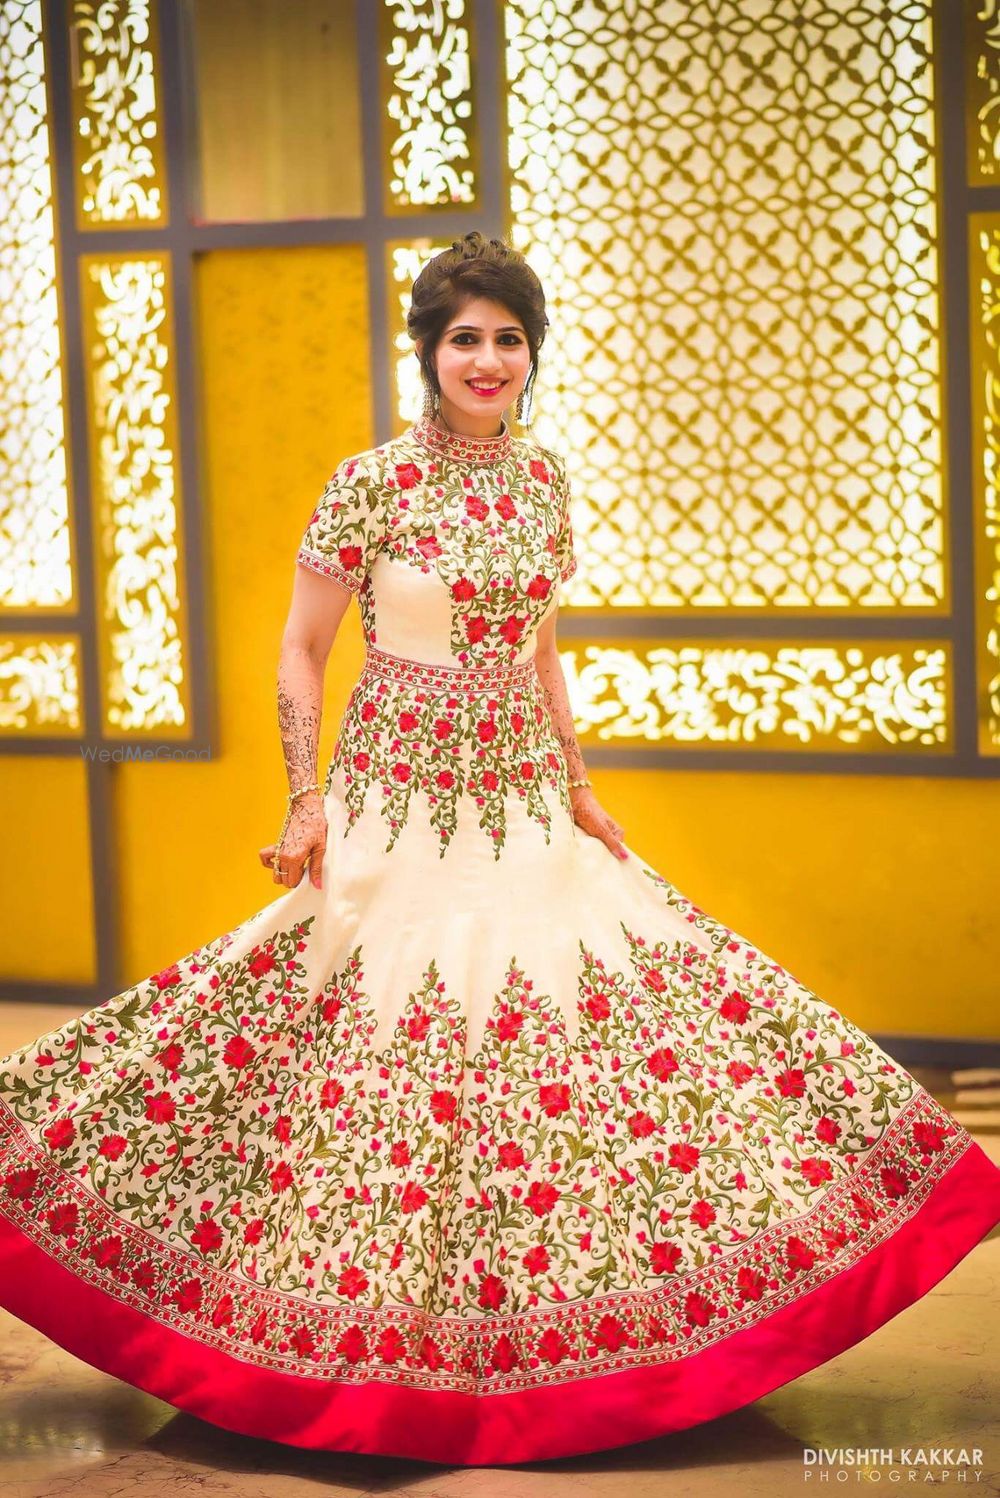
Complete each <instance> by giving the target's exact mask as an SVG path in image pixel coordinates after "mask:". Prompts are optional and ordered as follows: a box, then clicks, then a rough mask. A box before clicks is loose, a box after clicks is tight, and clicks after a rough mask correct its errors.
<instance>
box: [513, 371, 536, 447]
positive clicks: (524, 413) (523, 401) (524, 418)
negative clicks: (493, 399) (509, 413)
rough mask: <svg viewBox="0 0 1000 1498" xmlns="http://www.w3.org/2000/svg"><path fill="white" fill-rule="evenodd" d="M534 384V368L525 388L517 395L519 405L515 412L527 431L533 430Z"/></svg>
mask: <svg viewBox="0 0 1000 1498" xmlns="http://www.w3.org/2000/svg"><path fill="white" fill-rule="evenodd" d="M534 385H535V371H534V370H532V371H531V373H530V374H529V376H528V378H527V380H526V381H525V385H524V388H523V390H522V391H521V392H520V394H519V395H518V397H517V405H516V407H515V408H514V414H515V415H516V417H517V420H518V422H519V423H520V425H521V426H523V427H524V429H525V431H528V432H530V431H531V396H532V391H533V390H534Z"/></svg>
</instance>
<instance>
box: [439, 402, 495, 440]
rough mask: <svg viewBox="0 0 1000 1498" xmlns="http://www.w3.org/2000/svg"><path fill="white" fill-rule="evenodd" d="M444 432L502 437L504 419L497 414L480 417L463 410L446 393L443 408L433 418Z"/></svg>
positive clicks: (466, 435)
mask: <svg viewBox="0 0 1000 1498" xmlns="http://www.w3.org/2000/svg"><path fill="white" fill-rule="evenodd" d="M432 420H433V421H434V423H435V425H437V426H439V427H440V428H441V430H442V431H444V432H453V433H454V434H455V436H456V437H502V436H503V420H502V418H499V419H498V418H497V417H496V416H481V417H479V418H478V419H477V418H476V417H475V416H470V415H469V413H468V411H462V410H461V409H460V408H459V407H458V406H456V405H455V403H454V401H450V400H449V399H448V397H447V396H446V395H442V396H441V409H440V411H439V412H438V414H437V415H436V416H435V417H433V418H432Z"/></svg>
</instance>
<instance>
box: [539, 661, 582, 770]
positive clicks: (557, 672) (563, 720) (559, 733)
mask: <svg viewBox="0 0 1000 1498" xmlns="http://www.w3.org/2000/svg"><path fill="white" fill-rule="evenodd" d="M535 671H536V672H537V674H538V680H539V681H540V682H541V686H542V695H543V697H544V698H545V706H546V708H547V709H548V714H549V721H550V722H551V724H552V731H553V733H554V734H555V736H556V738H557V739H558V740H559V742H560V744H561V745H562V749H563V754H564V755H565V757H566V765H567V768H568V770H569V778H570V780H583V779H585V778H586V775H587V766H586V765H585V764H584V762H583V755H582V753H581V752H580V745H579V744H578V743H577V741H576V732H575V725H574V723H573V709H572V707H571V706H570V701H569V692H568V691H567V689H566V678H565V676H564V675H563V668H562V662H561V661H560V659H559V652H558V650H554V649H553V650H545V651H538V652H536V654H535Z"/></svg>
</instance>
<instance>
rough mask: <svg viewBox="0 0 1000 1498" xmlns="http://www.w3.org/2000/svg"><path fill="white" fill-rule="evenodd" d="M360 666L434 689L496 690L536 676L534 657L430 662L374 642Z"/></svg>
mask: <svg viewBox="0 0 1000 1498" xmlns="http://www.w3.org/2000/svg"><path fill="white" fill-rule="evenodd" d="M364 670H365V671H366V672H368V673H369V674H371V673H373V672H374V673H375V674H377V675H378V676H387V677H389V679H390V680H391V681H398V682H402V683H403V685H404V686H414V687H428V688H429V689H430V690H431V691H436V692H496V691H503V690H504V689H505V688H508V687H521V686H528V685H530V684H531V682H533V681H537V679H538V677H537V673H536V671H535V663H534V660H530V661H522V662H521V664H520V665H517V666H501V665H496V666H432V665H430V664H429V663H428V662H427V661H414V660H410V659H409V657H408V656H404V655H390V654H389V652H388V651H387V650H379V649H378V647H377V646H375V645H369V646H368V650H367V653H366V655H365V664H364Z"/></svg>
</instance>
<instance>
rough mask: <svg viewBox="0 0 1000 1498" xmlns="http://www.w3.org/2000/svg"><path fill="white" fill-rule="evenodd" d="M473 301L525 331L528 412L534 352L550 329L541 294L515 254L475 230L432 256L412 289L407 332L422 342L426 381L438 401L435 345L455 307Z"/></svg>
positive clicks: (531, 273) (534, 371)
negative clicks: (500, 311)
mask: <svg viewBox="0 0 1000 1498" xmlns="http://www.w3.org/2000/svg"><path fill="white" fill-rule="evenodd" d="M477 296H482V297H488V298H489V299H490V300H491V301H494V302H500V303H502V305H503V306H505V307H509V308H510V310H511V312H513V313H514V314H515V316H516V317H517V318H518V319H519V320H520V323H521V325H522V327H523V328H524V331H525V334H526V335H527V339H528V349H529V351H530V353H531V371H530V373H529V375H528V378H527V380H526V381H525V385H524V392H523V396H524V410H525V412H527V411H528V410H530V406H531V389H532V386H533V384H534V382H535V376H536V374H537V373H538V350H539V349H540V348H541V346H542V344H543V343H544V342H545V329H546V328H547V327H548V325H549V320H548V318H547V317H546V315H545V293H544V291H543V290H542V283H541V281H539V279H538V277H537V276H536V275H535V272H534V271H533V270H532V269H531V266H530V265H529V264H528V262H527V260H525V258H524V256H523V255H522V254H521V253H520V251H519V250H515V249H514V248H513V246H512V245H509V244H507V242H506V241H505V240H503V239H484V238H483V236H482V234H480V232H479V230H478V229H470V231H469V233H468V234H464V235H463V236H462V238H461V239H456V240H454V241H453V242H452V246H451V249H449V250H442V251H441V253H440V254H439V255H434V256H433V257H432V259H430V260H428V262H427V264H426V265H425V266H424V268H423V270H422V271H421V272H420V274H419V275H418V276H417V278H416V280H415V281H414V283H413V292H412V300H411V302H410V310H409V311H408V313H407V314H406V331H407V333H408V334H409V335H410V338H411V339H413V341H414V342H416V340H417V339H418V338H420V339H422V340H423V348H422V350H421V351H420V353H419V355H418V358H419V360H420V368H421V372H422V373H423V376H424V379H426V380H427V381H429V383H430V385H431V388H432V389H433V390H434V391H435V393H436V394H438V395H440V393H441V386H440V385H439V383H438V378H437V373H436V371H435V369H434V366H433V363H432V360H433V358H434V354H435V352H436V350H437V345H438V342H439V340H440V338H441V335H442V333H443V332H444V330H445V328H446V327H447V325H448V323H449V322H450V321H451V319H452V318H453V317H454V315H455V313H456V312H457V311H458V309H459V307H460V306H462V305H463V303H465V302H466V301H467V300H468V299H469V298H470V297H477Z"/></svg>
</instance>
